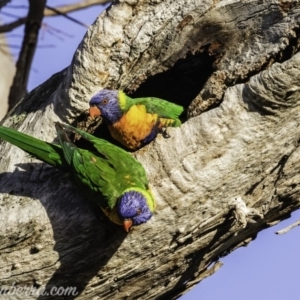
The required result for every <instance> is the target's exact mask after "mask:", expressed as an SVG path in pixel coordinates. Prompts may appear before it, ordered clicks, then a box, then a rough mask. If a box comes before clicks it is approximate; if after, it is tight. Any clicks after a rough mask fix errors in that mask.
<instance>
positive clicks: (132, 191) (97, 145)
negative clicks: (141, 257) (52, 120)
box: [0, 123, 155, 232]
mask: <svg viewBox="0 0 300 300" xmlns="http://www.w3.org/2000/svg"><path fill="white" fill-rule="evenodd" d="M55 127H56V131H57V135H58V139H59V143H60V145H57V144H51V143H47V142H44V141H42V140H39V139H36V138H34V137H32V136H29V135H27V134H24V133H21V132H19V131H16V130H14V129H11V128H7V127H3V126H0V138H2V139H3V140H5V141H7V142H9V143H11V144H13V145H15V146H17V147H19V148H21V149H22V150H24V151H26V152H27V153H29V154H30V155H32V156H33V157H35V158H37V159H40V160H42V161H43V162H45V163H48V164H50V165H52V166H54V167H57V168H58V169H61V170H63V171H65V172H68V173H69V174H70V175H71V177H72V179H73V180H74V181H75V182H76V183H77V184H78V185H80V186H81V187H82V188H83V191H84V193H85V195H86V196H87V197H89V199H90V200H92V201H94V202H95V203H96V204H97V205H99V206H100V208H101V209H102V210H103V212H104V213H105V214H106V215H107V216H108V217H109V218H110V219H111V220H112V221H113V222H114V223H116V224H119V225H123V226H124V229H125V230H126V231H127V232H128V231H129V229H130V228H131V227H132V226H133V225H140V224H142V223H145V222H147V221H148V220H149V219H150V218H151V216H152V214H153V212H154V208H155V200H154V198H153V195H152V194H151V192H150V190H149V188H148V180H147V177H146V173H145V170H144V168H143V166H142V165H141V164H140V163H139V162H138V161H137V160H135V159H134V158H133V157H132V156H131V155H130V154H129V153H127V152H126V151H124V150H123V149H120V148H119V147H117V146H115V145H112V144H110V143H109V142H107V141H105V140H102V139H98V138H96V137H94V136H92V135H90V134H88V133H86V132H84V131H81V130H79V129H77V128H74V127H72V126H70V125H65V124H60V123H56V124H55ZM65 129H67V130H68V131H73V132H75V133H77V134H79V135H80V136H81V137H82V138H84V139H85V140H87V141H89V142H90V144H91V146H93V150H91V151H90V150H85V149H81V148H77V147H76V146H75V145H74V144H73V143H72V142H71V141H70V140H69V138H68V136H67V134H66V131H65Z"/></svg>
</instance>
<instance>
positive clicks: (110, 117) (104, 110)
mask: <svg viewBox="0 0 300 300" xmlns="http://www.w3.org/2000/svg"><path fill="white" fill-rule="evenodd" d="M90 115H91V116H100V115H101V116H102V117H103V118H104V119H105V121H106V122H107V123H108V124H113V123H115V122H117V121H119V120H120V118H121V117H122V115H123V112H122V110H121V107H120V105H119V101H118V91H114V90H106V89H104V90H102V91H101V92H100V93H97V94H96V95H95V96H94V97H92V99H91V100H90Z"/></svg>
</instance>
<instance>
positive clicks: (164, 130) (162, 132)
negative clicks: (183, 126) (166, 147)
mask: <svg viewBox="0 0 300 300" xmlns="http://www.w3.org/2000/svg"><path fill="white" fill-rule="evenodd" d="M161 134H162V136H163V137H164V138H165V139H168V138H170V137H171V136H170V135H169V133H168V130H167V128H166V127H163V128H161Z"/></svg>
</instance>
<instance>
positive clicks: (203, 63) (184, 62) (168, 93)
mask: <svg viewBox="0 0 300 300" xmlns="http://www.w3.org/2000/svg"><path fill="white" fill-rule="evenodd" d="M215 58H216V57H215V56H211V55H209V53H208V52H207V51H204V52H201V53H196V54H191V53H188V54H187V56H186V57H185V58H183V59H179V60H178V61H177V62H176V63H175V64H174V66H173V67H171V68H170V69H168V70H167V71H164V72H162V73H159V74H156V75H154V76H152V77H149V78H148V79H147V80H146V81H145V82H143V83H142V84H141V85H140V86H139V88H138V89H137V90H136V91H135V92H133V93H131V94H130V93H129V92H128V91H126V90H125V92H127V93H128V95H130V97H132V98H138V97H150V96H151V97H157V98H161V99H165V100H168V101H170V102H173V103H177V104H179V105H182V106H183V107H184V108H185V112H184V113H183V121H185V118H186V110H187V108H188V106H189V105H190V103H191V102H192V100H193V99H194V98H195V97H196V96H197V95H198V94H199V93H200V91H201V90H202V88H203V86H204V84H205V83H206V81H207V79H208V78H209V77H210V76H211V74H212V73H213V71H214V69H213V63H214V61H215Z"/></svg>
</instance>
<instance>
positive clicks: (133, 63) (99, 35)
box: [0, 0, 300, 299]
mask: <svg viewBox="0 0 300 300" xmlns="http://www.w3.org/2000/svg"><path fill="white" fill-rule="evenodd" d="M299 16H300V4H299V3H298V2H297V1H286V2H284V4H282V3H281V2H276V1H263V2H261V1H250V0H249V1H243V2H241V1H219V2H215V1H203V0H199V1H196V0H194V1H184V0H178V1H171V0H167V1H162V0H156V1H153V0H151V1H150V0H144V1H135V0H126V1H125V0H124V1H119V3H118V4H116V5H114V6H112V7H111V8H110V9H109V10H107V11H106V12H104V13H103V14H102V15H101V16H100V17H99V18H98V19H97V21H96V22H95V24H94V25H93V26H92V27H91V28H90V29H89V31H88V33H87V34H86V36H85V38H84V40H83V42H82V43H81V45H80V46H79V48H78V49H77V51H76V53H75V56H74V59H73V62H72V64H71V66H70V67H69V68H67V69H65V70H63V71H62V72H60V73H58V74H56V75H54V76H53V77H52V78H50V79H49V80H48V81H47V82H45V83H44V84H43V85H41V86H40V87H38V88H37V89H36V90H34V91H33V92H31V93H30V94H28V95H27V97H26V98H25V99H24V100H23V101H22V103H20V104H19V105H18V106H17V107H16V108H15V109H14V110H13V111H12V112H11V113H10V114H9V115H8V116H7V118H6V119H5V120H4V122H3V125H5V126H12V127H14V128H17V129H18V130H21V131H24V132H27V133H29V134H32V135H34V136H36V137H38V138H41V139H45V140H47V141H53V140H54V139H55V130H54V126H53V124H54V122H55V121H57V120H62V121H64V122H70V123H73V122H77V121H78V118H82V115H84V114H83V113H82V112H83V111H84V110H86V109H87V108H88V100H89V98H90V97H91V95H93V93H95V92H96V91H98V90H99V89H101V88H103V87H108V88H122V89H126V91H127V92H131V91H133V90H134V89H135V88H137V87H140V86H141V88H140V89H139V90H138V91H136V94H138V93H143V91H144V92H145V90H147V88H148V89H149V86H148V87H147V85H145V84H147V83H144V82H148V83H149V82H150V83H149V84H150V87H151V89H150V90H151V91H152V93H153V94H152V95H157V94H159V95H161V94H162V93H165V95H166V96H168V93H169V95H170V98H171V99H172V97H173V96H174V90H175V94H176V93H177V91H178V89H180V90H181V94H180V95H181V97H182V99H180V100H181V103H184V104H185V106H186V107H188V106H189V104H190V102H191V100H192V99H193V98H195V100H194V101H192V104H191V105H190V106H189V110H188V111H189V115H190V116H194V117H192V118H190V119H189V120H187V121H186V122H185V123H184V124H183V125H182V126H181V127H180V128H176V129H170V130H169V134H170V136H171V137H170V138H169V139H164V138H163V137H161V136H159V137H158V138H157V139H156V140H155V141H154V142H153V143H151V144H150V145H149V146H147V147H145V148H143V149H141V150H140V151H138V152H136V153H135V154H134V155H135V156H136V157H137V159H138V160H139V161H140V162H141V163H142V164H143V165H144V167H145V169H146V171H147V174H148V177H149V181H150V183H151V186H152V189H153V193H154V195H155V197H156V199H157V202H158V206H157V212H156V214H155V216H154V217H153V218H152V219H151V221H150V222H148V223H147V224H145V225H142V226H139V227H137V228H134V230H133V231H132V232H131V233H130V234H125V233H124V232H123V231H122V229H121V228H119V227H117V226H114V225H112V224H110V223H108V221H107V220H106V219H100V220H99V219H97V218H96V217H95V215H94V213H93V212H92V209H91V208H90V207H89V205H88V203H87V202H86V201H85V200H84V197H83V196H82V195H81V194H80V191H79V190H78V189H77V187H76V186H74V185H72V184H71V183H70V182H69V180H68V178H67V177H66V176H65V175H63V174H61V173H60V172H59V171H56V170H55V169H53V168H51V167H49V166H47V165H45V164H42V163H39V162H37V161H35V160H34V159H32V158H29V157H28V156H27V155H26V154H24V153H23V152H22V151H21V150H18V149H16V148H14V147H12V146H10V145H8V144H6V143H3V142H2V143H1V144H0V146H1V154H2V156H1V160H0V168H1V171H2V173H1V175H0V176H1V177H0V192H1V194H0V199H1V200H0V201H1V205H0V218H1V219H0V224H1V226H0V239H1V246H0V249H1V259H2V263H1V266H0V281H1V284H2V286H6V287H7V288H9V286H10V285H11V284H13V282H18V285H19V286H29V285H33V286H34V287H35V288H36V289H38V288H39V287H41V286H46V288H47V289H50V288H51V287H53V286H56V287H60V286H65V287H70V286H76V288H77V290H78V292H79V296H78V297H77V299H133V298H135V299H173V298H176V297H178V296H179V295H181V294H182V293H184V292H185V291H186V290H188V289H190V288H191V287H192V286H194V285H195V284H196V283H198V282H199V281H201V280H202V279H203V278H205V277H207V276H209V275H211V274H213V273H214V271H216V270H217V269H218V268H219V267H220V263H219V262H218V258H219V257H220V256H222V255H226V254H228V253H230V252H231V251H233V250H234V249H236V248H237V247H240V246H243V245H246V244H247V243H249V242H250V241H251V240H253V239H254V238H255V236H256V234H257V233H258V232H259V231H261V230H262V229H264V228H266V227H268V226H271V225H273V224H275V223H276V222H278V221H280V220H281V219H283V218H286V217H288V216H289V214H290V213H291V212H292V211H294V210H296V209H297V208H298V207H299V205H300V201H299V180H300V178H299V174H298V169H299V165H300V162H299V155H300V151H299V147H298V145H299V136H300V127H299V115H300V107H299V104H300V102H299V95H300V92H299V90H300V89H299V80H300V54H299V53H298V54H297V53H296V52H297V51H298V45H299V43H298V32H297V28H298V26H299ZM204 60H206V61H204ZM276 61H278V62H279V63H274V62H276ZM208 62H209V63H210V65H207V64H208ZM203 66H205V68H204V67H203ZM199 68H200V71H201V74H200V75H199V74H198V73H197V70H198V69H199ZM162 72H163V73H162ZM191 72H192V77H189V75H190V73H191ZM158 73H160V74H159V75H156V76H161V77H158V81H159V82H164V83H166V87H168V83H170V82H171V86H172V88H173V90H172V89H170V90H171V91H169V89H168V88H165V89H167V91H165V89H164V90H163V91H162V90H160V89H159V84H157V85H158V88H157V89H156V88H155V86H156V85H155V84H156V83H157V82H158V81H155V78H157V77H156V76H154V75H155V74H158ZM178 73H179V75H181V77H180V78H181V80H180V84H178V85H177V84H176V85H175V84H174V82H177V81H173V80H175V79H174V78H176V76H178ZM195 74H198V75H199V82H198V83H197V82H196V83H195V77H194V75H195ZM151 76H152V77H151ZM193 79H194V81H193ZM151 81H152V83H153V82H154V84H153V85H151ZM141 83H143V84H141ZM204 83H205V84H204ZM191 85H192V86H193V93H195V95H194V96H193V95H192V94H193V93H191V91H190V87H191ZM153 86H154V87H153ZM195 86H196V88H195ZM142 87H143V88H144V90H143V89H142ZM197 94H198V96H197ZM184 95H186V97H184ZM165 98H167V99H169V100H171V99H170V98H168V97H165ZM174 99H175V98H174ZM175 100H176V99H175ZM212 107H214V108H212ZM200 112H202V114H200V115H198V114H199V113H200ZM209 266H212V267H211V268H208V267H209ZM93 297H94V298H93ZM32 298H33V299H35V298H37V297H32ZM43 298H47V297H42V296H40V297H39V299H43Z"/></svg>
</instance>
